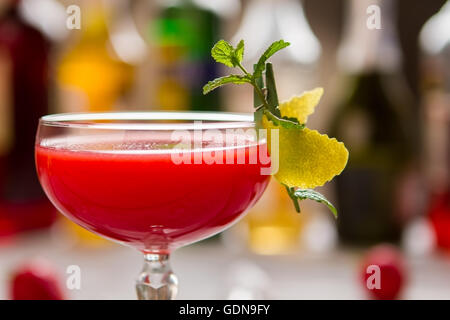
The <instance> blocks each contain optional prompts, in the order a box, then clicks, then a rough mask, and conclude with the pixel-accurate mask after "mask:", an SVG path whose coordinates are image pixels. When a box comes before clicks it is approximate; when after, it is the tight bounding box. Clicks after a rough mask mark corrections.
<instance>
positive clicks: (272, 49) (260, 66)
mask: <svg viewBox="0 0 450 320" xmlns="http://www.w3.org/2000/svg"><path fill="white" fill-rule="evenodd" d="M289 45H290V43H289V42H286V41H284V40H278V41H275V42H274V43H272V44H271V45H270V46H269V48H267V50H266V51H265V52H264V53H263V54H262V56H261V57H260V58H259V60H258V63H257V64H256V68H255V72H254V73H253V76H254V77H260V76H261V74H262V73H263V71H264V70H265V68H266V61H267V60H268V59H269V58H270V57H271V56H273V55H274V54H275V53H276V52H277V51H279V50H281V49H283V48H286V47H287V46H289Z"/></svg>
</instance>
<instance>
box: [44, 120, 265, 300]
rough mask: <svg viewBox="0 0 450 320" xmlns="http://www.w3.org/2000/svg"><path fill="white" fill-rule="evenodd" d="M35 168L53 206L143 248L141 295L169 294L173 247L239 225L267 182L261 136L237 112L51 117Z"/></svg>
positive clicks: (172, 287)
mask: <svg viewBox="0 0 450 320" xmlns="http://www.w3.org/2000/svg"><path fill="white" fill-rule="evenodd" d="M36 166H37V172H38V176H39V180H40V182H41V184H42V187H43V189H44V190H45V192H46V194H47V196H48V197H49V198H50V200H51V201H52V203H53V204H54V205H55V207H56V208H57V209H58V210H59V211H60V212H62V213H63V214H64V215H65V216H67V217H68V218H69V219H71V220H72V221H74V222H75V223H77V224H79V225H80V226H82V227H84V228H86V229H88V230H90V231H92V232H94V233H96V234H99V235H101V236H103V237H106V238H109V239H111V240H114V241H117V242H119V243H122V244H125V245H128V246H130V247H133V248H136V249H138V250H139V251H141V252H142V253H143V255H144V267H143V269H142V271H141V273H140V274H139V277H138V279H137V282H136V290H137V295H138V298H139V299H173V298H174V297H175V296H176V293H177V283H178V280H177V277H176V276H175V274H174V273H173V272H172V270H171V268H170V265H169V256H170V253H171V252H173V250H175V249H177V248H179V247H181V246H184V245H187V244H190V243H193V242H196V241H199V240H201V239H204V238H206V237H209V236H212V235H214V234H216V233H218V232H220V231H222V230H224V229H225V228H227V227H229V226H230V225H231V224H232V223H234V222H236V221H237V220H238V219H239V218H240V217H242V215H243V214H244V212H245V211H246V210H247V209H248V208H250V207H251V206H253V204H254V203H255V202H256V201H257V200H258V199H259V198H260V197H261V195H262V193H263V192H264V190H265V188H266V186H267V184H268V182H269V179H270V175H268V174H267V169H270V168H269V167H270V157H268V154H267V148H266V139H265V135H264V134H257V132H256V130H255V125H254V122H253V116H252V115H250V114H236V113H235V114H231V113H200V112H198V113H196V112H184V113H183V112H115V113H79V114H55V115H48V116H45V117H42V118H41V119H40V121H39V128H38V132H37V138H36Z"/></svg>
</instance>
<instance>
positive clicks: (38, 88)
mask: <svg viewBox="0 0 450 320" xmlns="http://www.w3.org/2000/svg"><path fill="white" fill-rule="evenodd" d="M19 5H20V1H17V0H15V1H12V0H11V1H3V2H2V3H1V5H0V236H2V235H8V234H14V233H17V232H22V231H27V230H31V229H37V228H43V227H47V226H49V225H51V224H52V222H53V221H54V218H55V216H56V212H55V210H54V209H53V206H52V205H51V204H50V203H49V201H48V200H47V198H46V196H45V195H44V193H43V191H42V189H41V187H40V185H39V182H38V179H37V176H36V172H35V167H34V139H35V134H36V128H37V123H38V119H39V118H40V117H41V116H42V115H44V114H46V113H48V91H49V75H48V54H49V49H50V43H49V42H48V41H47V39H46V38H45V37H44V35H43V34H42V33H41V32H40V31H38V30H37V29H35V28H34V27H32V26H30V25H29V24H27V23H26V22H25V21H24V20H23V18H22V16H21V15H20V14H19Z"/></svg>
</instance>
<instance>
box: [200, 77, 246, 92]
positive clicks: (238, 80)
mask: <svg viewBox="0 0 450 320" xmlns="http://www.w3.org/2000/svg"><path fill="white" fill-rule="evenodd" d="M228 83H235V84H242V83H251V80H250V78H249V77H247V76H239V75H235V74H231V75H229V76H225V77H220V78H216V79H214V80H212V81H209V82H208V83H207V84H205V85H204V87H203V94H207V93H208V92H210V91H212V90H214V89H216V88H218V87H220V86H223V85H225V84H228Z"/></svg>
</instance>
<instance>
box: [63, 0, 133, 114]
mask: <svg viewBox="0 0 450 320" xmlns="http://www.w3.org/2000/svg"><path fill="white" fill-rule="evenodd" d="M104 5H105V4H102V2H101V1H99V0H95V1H92V0H91V1H86V0H84V1H82V2H81V9H82V10H81V12H82V13H81V19H82V24H81V29H80V30H76V29H75V30H73V31H72V34H74V35H77V36H79V38H78V41H76V43H75V44H74V45H71V46H69V48H68V49H67V51H65V52H64V53H63V55H62V57H61V59H60V62H59V65H58V70H57V74H58V84H59V86H60V89H61V94H60V101H59V103H58V106H59V108H60V110H59V111H60V112H62V111H64V112H75V111H108V110H113V109H114V108H119V107H118V105H119V104H120V101H119V100H120V98H122V97H123V96H124V95H125V93H126V92H127V90H128V89H129V88H130V85H131V81H132V78H133V68H132V66H131V65H129V64H127V63H125V62H123V61H121V60H119V59H118V57H117V56H116V54H115V52H114V50H113V47H112V46H111V43H110V39H109V33H108V28H107V11H106V10H105V8H104Z"/></svg>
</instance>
